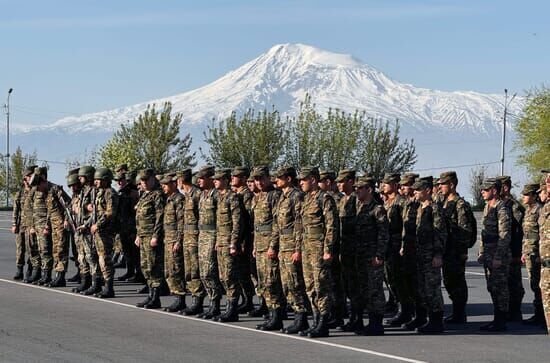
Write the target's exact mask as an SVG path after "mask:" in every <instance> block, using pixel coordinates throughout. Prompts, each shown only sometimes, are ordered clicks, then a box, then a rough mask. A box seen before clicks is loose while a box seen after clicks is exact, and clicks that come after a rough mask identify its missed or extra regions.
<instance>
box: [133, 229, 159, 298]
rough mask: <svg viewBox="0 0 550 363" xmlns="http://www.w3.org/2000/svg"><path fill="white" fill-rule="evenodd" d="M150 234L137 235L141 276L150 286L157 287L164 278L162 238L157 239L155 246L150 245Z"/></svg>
mask: <svg viewBox="0 0 550 363" xmlns="http://www.w3.org/2000/svg"><path fill="white" fill-rule="evenodd" d="M152 237H153V236H152V235H141V236H139V240H140V244H139V251H140V264H141V272H142V273H143V277H145V280H146V281H147V285H148V286H149V287H150V288H156V287H159V286H160V284H161V283H162V280H163V279H164V266H163V262H164V256H163V254H164V246H163V243H162V240H160V239H159V240H158V244H157V246H155V247H152V246H151V238H152Z"/></svg>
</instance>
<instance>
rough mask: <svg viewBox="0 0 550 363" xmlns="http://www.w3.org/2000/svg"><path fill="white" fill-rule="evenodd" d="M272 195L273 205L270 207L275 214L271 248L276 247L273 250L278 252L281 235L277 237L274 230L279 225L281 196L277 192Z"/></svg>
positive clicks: (270, 242)
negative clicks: (278, 215) (278, 207)
mask: <svg viewBox="0 0 550 363" xmlns="http://www.w3.org/2000/svg"><path fill="white" fill-rule="evenodd" d="M271 194H272V195H271V201H270V202H271V203H270V206H269V207H270V208H271V211H272V214H273V223H272V225H271V238H270V239H269V246H270V247H272V246H275V247H272V248H273V249H274V250H276V251H277V250H279V235H278V234H277V235H275V233H273V228H274V227H275V225H276V224H277V204H279V198H280V196H281V194H280V193H276V192H275V191H272V192H271Z"/></svg>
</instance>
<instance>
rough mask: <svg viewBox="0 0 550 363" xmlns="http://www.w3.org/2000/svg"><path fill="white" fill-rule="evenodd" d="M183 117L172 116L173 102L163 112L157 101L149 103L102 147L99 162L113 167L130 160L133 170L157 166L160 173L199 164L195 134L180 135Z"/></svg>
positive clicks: (155, 167) (178, 115) (165, 106)
mask: <svg viewBox="0 0 550 363" xmlns="http://www.w3.org/2000/svg"><path fill="white" fill-rule="evenodd" d="M181 120H182V115H181V114H176V115H175V116H174V117H172V104H171V103H169V102H166V103H165V104H164V105H163V109H162V110H161V111H160V112H159V111H157V109H156V107H155V105H154V104H153V105H149V106H147V109H146V110H145V111H144V112H143V113H142V114H141V115H139V116H138V118H137V119H136V120H134V122H127V123H124V124H122V125H121V126H120V128H119V129H118V130H117V131H116V132H115V134H114V135H113V137H112V138H111V139H110V140H109V141H107V143H105V144H104V145H103V146H102V147H101V148H100V149H99V157H98V160H99V163H100V164H101V165H103V166H106V167H109V168H114V167H116V165H118V164H122V163H126V164H128V167H129V168H131V169H141V168H153V169H155V170H156V172H158V173H164V172H167V171H173V170H180V169H183V168H187V167H193V166H195V165H196V163H195V162H194V160H195V153H194V152H193V153H192V152H191V151H190V149H191V143H192V139H191V135H189V134H186V135H185V136H183V137H180V136H179V135H180V123H181Z"/></svg>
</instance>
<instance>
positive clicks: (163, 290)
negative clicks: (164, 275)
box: [159, 279, 170, 296]
mask: <svg viewBox="0 0 550 363" xmlns="http://www.w3.org/2000/svg"><path fill="white" fill-rule="evenodd" d="M159 296H170V288H169V287H168V283H167V282H166V280H164V279H162V281H161V282H160V286H159Z"/></svg>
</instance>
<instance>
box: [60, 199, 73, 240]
mask: <svg viewBox="0 0 550 363" xmlns="http://www.w3.org/2000/svg"><path fill="white" fill-rule="evenodd" d="M59 203H61V206H62V207H63V209H64V210H65V214H66V215H67V222H69V227H70V230H71V231H73V232H76V222H75V220H74V217H73V213H72V211H71V209H70V208H69V206H68V205H67V203H65V199H63V197H61V198H59Z"/></svg>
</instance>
